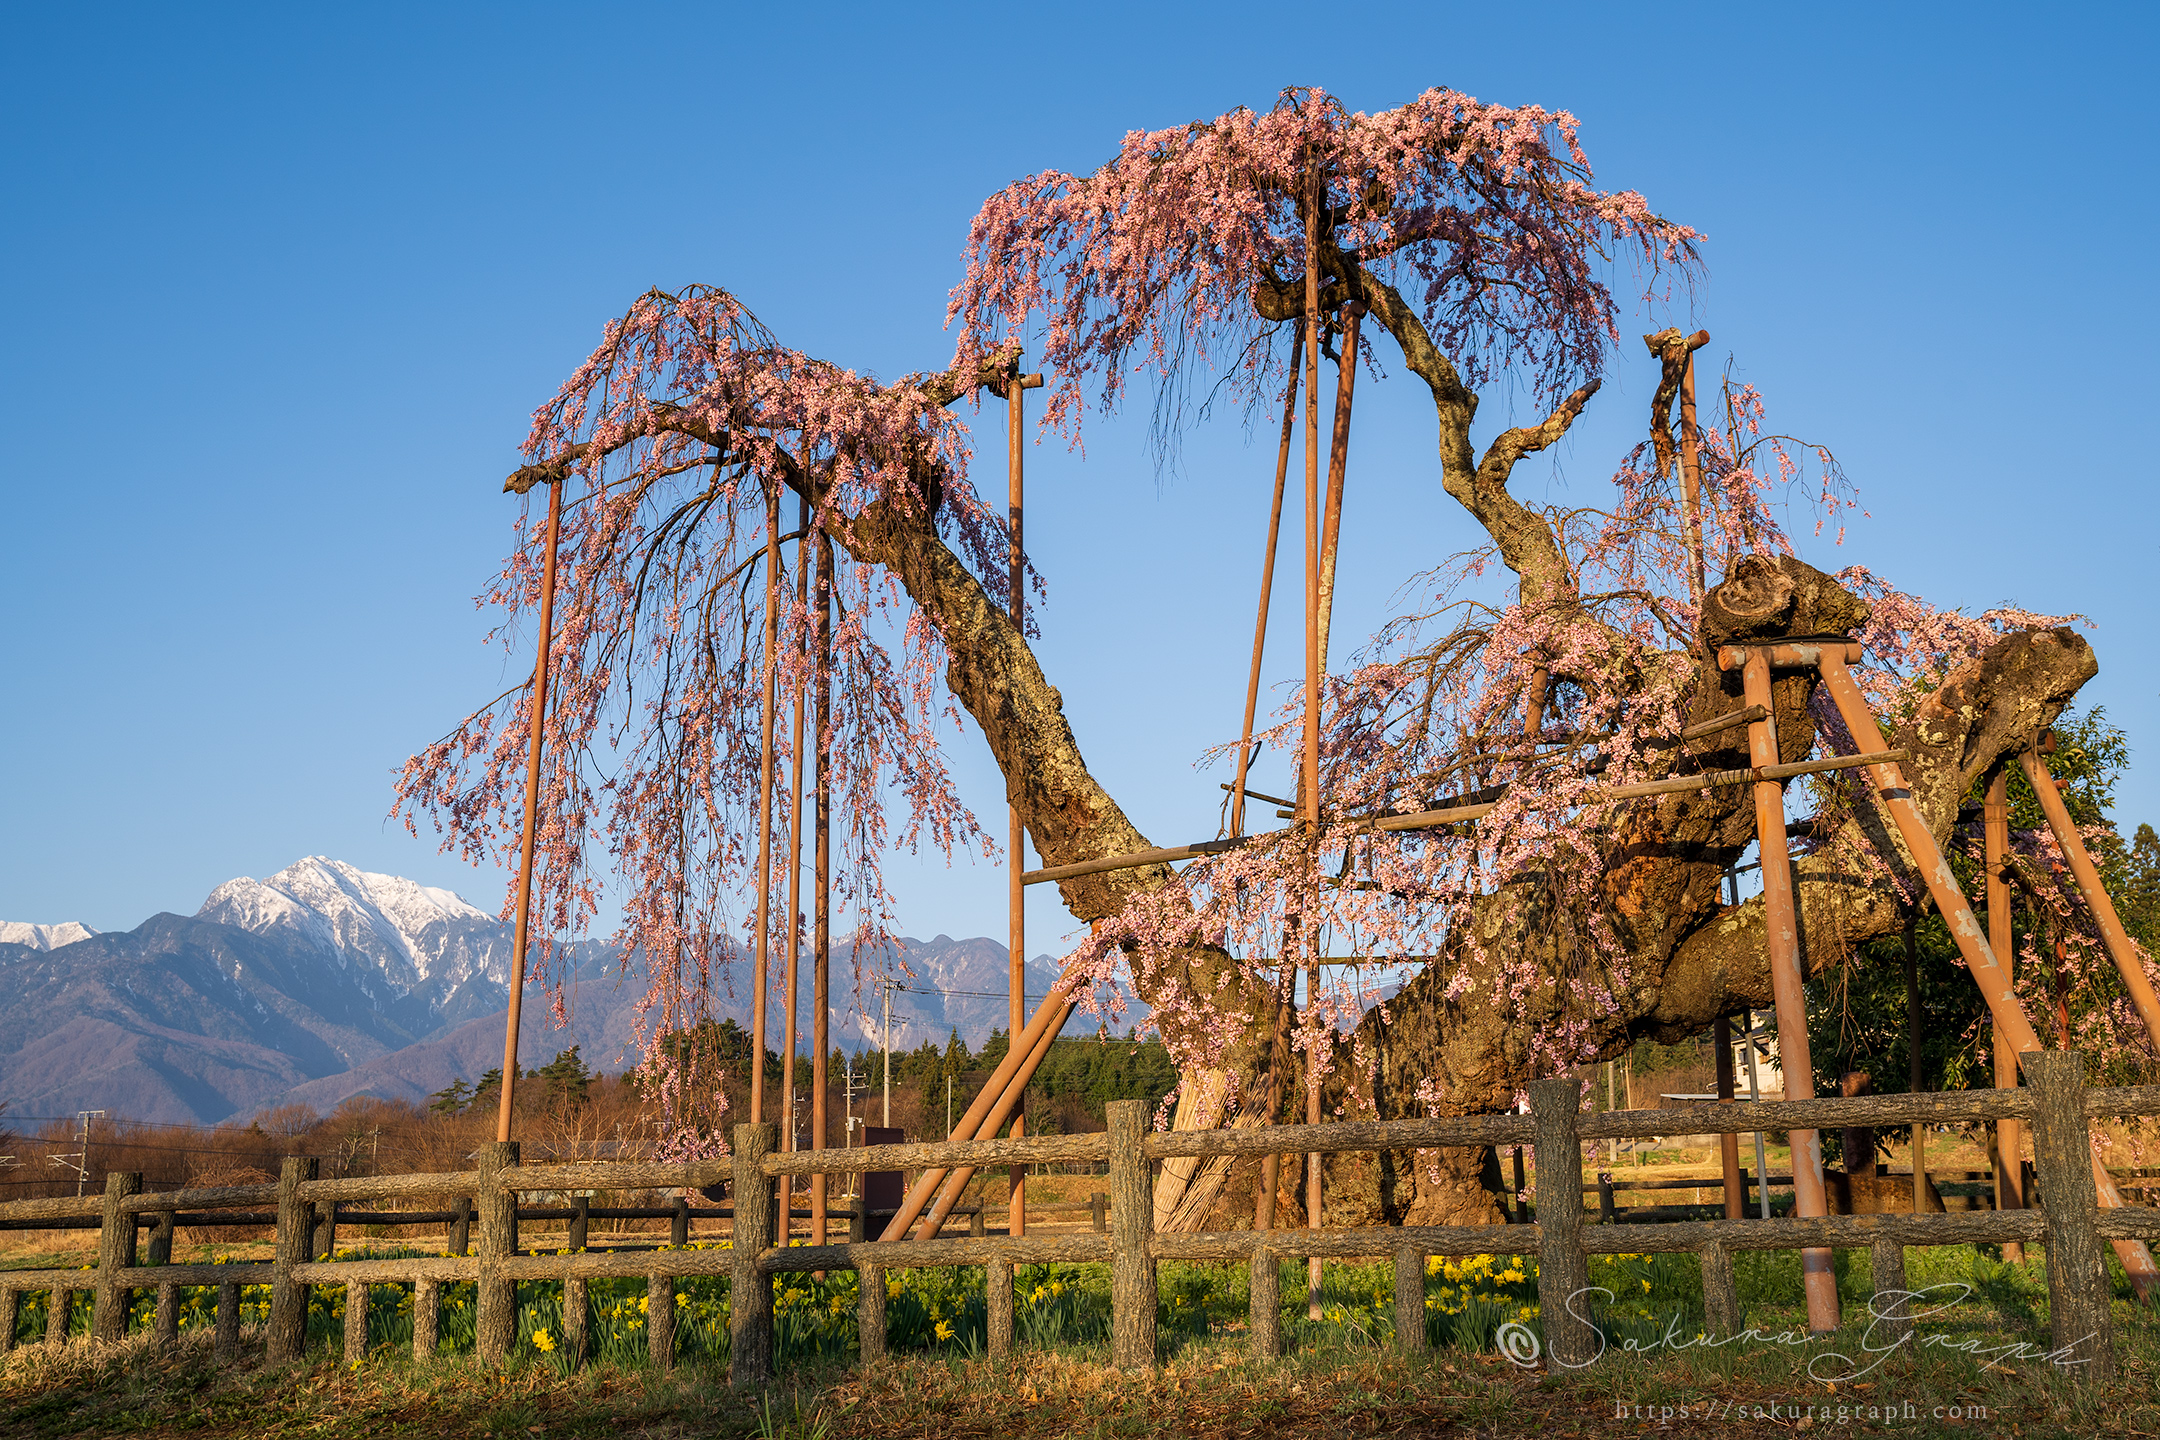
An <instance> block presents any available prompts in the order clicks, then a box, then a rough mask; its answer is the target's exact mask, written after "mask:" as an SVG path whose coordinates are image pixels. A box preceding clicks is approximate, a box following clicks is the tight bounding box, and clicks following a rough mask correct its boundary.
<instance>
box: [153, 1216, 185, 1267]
mask: <svg viewBox="0 0 2160 1440" xmlns="http://www.w3.org/2000/svg"><path fill="white" fill-rule="evenodd" d="M154 1218H155V1219H156V1221H157V1223H156V1224H155V1225H153V1226H151V1227H150V1263H151V1264H152V1265H170V1264H172V1246H173V1226H174V1224H175V1223H176V1222H177V1221H178V1220H179V1218H180V1217H179V1216H177V1215H175V1214H173V1212H172V1211H170V1210H160V1211H158V1213H157V1215H156V1216H155V1217H154Z"/></svg>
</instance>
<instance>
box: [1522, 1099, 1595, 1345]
mask: <svg viewBox="0 0 2160 1440" xmlns="http://www.w3.org/2000/svg"><path fill="white" fill-rule="evenodd" d="M1581 1104H1582V1087H1581V1086H1579V1085H1577V1084H1576V1082H1575V1081H1573V1080H1570V1079H1567V1078H1565V1077H1562V1078H1559V1079H1553V1080H1533V1081H1531V1082H1530V1115H1531V1119H1532V1121H1533V1123H1534V1124H1535V1125H1536V1126H1537V1141H1536V1144H1537V1192H1536V1193H1537V1218H1538V1318H1539V1319H1540V1320H1541V1321H1542V1322H1543V1323H1544V1327H1545V1353H1546V1355H1547V1357H1548V1358H1549V1359H1550V1360H1551V1361H1552V1363H1554V1364H1556V1365H1561V1366H1568V1367H1579V1366H1583V1365H1587V1364H1589V1363H1590V1359H1591V1353H1592V1341H1591V1328H1590V1324H1589V1313H1590V1311H1589V1296H1588V1295H1587V1294H1586V1293H1585V1292H1587V1291H1588V1290H1589V1288H1590V1261H1589V1259H1588V1257H1586V1256H1585V1255H1584V1254H1583V1248H1582V1222H1583V1214H1582V1145H1581V1142H1580V1141H1579V1140H1578V1139H1577V1137H1576V1131H1575V1112H1576V1110H1577V1109H1578V1108H1579V1107H1580V1105H1581Z"/></svg>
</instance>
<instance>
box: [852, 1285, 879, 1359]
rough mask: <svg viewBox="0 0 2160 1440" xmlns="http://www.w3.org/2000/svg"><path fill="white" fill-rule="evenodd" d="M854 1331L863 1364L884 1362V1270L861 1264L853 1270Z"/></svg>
mask: <svg viewBox="0 0 2160 1440" xmlns="http://www.w3.org/2000/svg"><path fill="white" fill-rule="evenodd" d="M855 1329H856V1333H857V1336H858V1338H859V1340H860V1342H861V1348H862V1363H863V1364H865V1365H875V1364H876V1363H877V1362H878V1361H880V1360H883V1359H884V1358H885V1267H884V1266H883V1265H878V1264H875V1263H868V1262H866V1263H864V1264H862V1265H860V1266H858V1267H856V1294H855Z"/></svg>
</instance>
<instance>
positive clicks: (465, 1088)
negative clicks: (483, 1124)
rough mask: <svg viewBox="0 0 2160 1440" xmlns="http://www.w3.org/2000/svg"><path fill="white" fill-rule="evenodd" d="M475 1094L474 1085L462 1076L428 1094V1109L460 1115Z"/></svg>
mask: <svg viewBox="0 0 2160 1440" xmlns="http://www.w3.org/2000/svg"><path fill="white" fill-rule="evenodd" d="M497 1073H498V1074H499V1073H500V1072H497ZM473 1094H474V1091H473V1088H472V1086H470V1085H467V1084H466V1083H465V1081H464V1079H463V1078H462V1077H460V1078H458V1079H456V1080H452V1081H451V1082H450V1083H449V1084H448V1085H445V1086H444V1087H443V1088H442V1089H440V1090H438V1091H436V1092H435V1093H434V1094H433V1095H430V1096H428V1109H430V1110H433V1111H434V1112H435V1113H436V1114H438V1115H460V1114H463V1113H464V1111H465V1107H466V1106H468V1105H470V1104H471V1103H472V1098H473Z"/></svg>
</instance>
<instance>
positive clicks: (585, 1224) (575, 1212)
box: [570, 1195, 592, 1255]
mask: <svg viewBox="0 0 2160 1440" xmlns="http://www.w3.org/2000/svg"><path fill="white" fill-rule="evenodd" d="M571 1210H572V1214H571V1216H570V1253H571V1254H573V1255H575V1254H577V1253H578V1252H579V1251H581V1250H583V1249H584V1248H585V1241H586V1237H587V1236H589V1235H590V1234H591V1233H592V1196H590V1195H580V1196H578V1197H577V1203H576V1204H575V1205H574V1206H572V1207H571Z"/></svg>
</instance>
